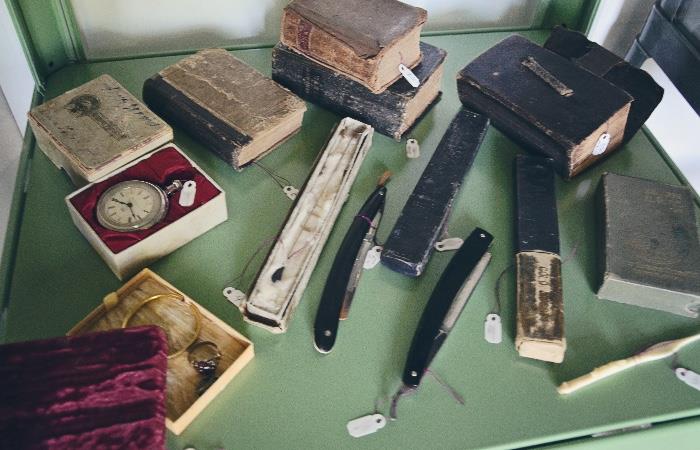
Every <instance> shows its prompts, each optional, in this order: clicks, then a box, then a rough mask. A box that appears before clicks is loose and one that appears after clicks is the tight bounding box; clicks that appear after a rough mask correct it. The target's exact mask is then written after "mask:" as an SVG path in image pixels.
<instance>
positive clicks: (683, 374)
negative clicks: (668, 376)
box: [676, 367, 700, 391]
mask: <svg viewBox="0 0 700 450" xmlns="http://www.w3.org/2000/svg"><path fill="white" fill-rule="evenodd" d="M676 377H678V379H679V380H681V381H682V382H684V383H685V384H687V385H688V386H690V387H692V388H695V389H697V390H698V391H700V374H697V373H695V372H693V371H692V370H689V369H686V368H684V367H679V368H677V369H676Z"/></svg>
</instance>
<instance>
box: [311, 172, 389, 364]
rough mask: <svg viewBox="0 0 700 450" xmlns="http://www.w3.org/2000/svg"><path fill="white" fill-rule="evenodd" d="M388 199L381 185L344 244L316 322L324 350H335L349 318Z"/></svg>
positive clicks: (320, 347) (316, 340)
mask: <svg viewBox="0 0 700 450" xmlns="http://www.w3.org/2000/svg"><path fill="white" fill-rule="evenodd" d="M385 200H386V187H385V186H384V185H383V184H380V185H379V186H378V187H377V189H375V190H374V192H373V193H372V194H371V195H370V196H369V198H367V200H366V201H365V203H364V205H363V206H362V208H360V211H359V212H358V213H357V215H356V216H355V218H354V219H353V221H352V224H351V225H350V228H349V229H348V232H347V234H346V235H345V238H344V239H343V242H342V244H340V248H339V249H338V253H337V255H336V257H335V260H334V261H333V265H332V266H331V270H330V272H329V273H328V279H327V280H326V286H325V287H324V289H323V294H321V302H320V303H319V305H318V312H317V313H316V322H315V324H314V346H315V347H316V350H318V351H319V352H321V353H329V352H330V351H331V350H332V349H333V345H334V344H335V340H336V337H337V335H338V323H339V321H340V320H343V319H345V318H347V315H348V311H349V309H350V304H351V303H352V299H353V297H354V295H355V289H356V288H357V284H358V282H359V281H360V275H362V270H363V265H364V261H365V258H366V257H367V252H369V251H370V249H371V248H372V247H373V246H374V237H375V234H376V230H377V227H378V226H379V222H380V220H381V217H382V213H383V211H384V203H385Z"/></svg>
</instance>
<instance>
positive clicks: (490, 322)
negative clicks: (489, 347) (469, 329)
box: [484, 313, 503, 344]
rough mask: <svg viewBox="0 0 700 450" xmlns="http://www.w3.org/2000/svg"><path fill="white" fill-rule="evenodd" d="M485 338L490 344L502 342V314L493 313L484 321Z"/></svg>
mask: <svg viewBox="0 0 700 450" xmlns="http://www.w3.org/2000/svg"><path fill="white" fill-rule="evenodd" d="M484 339H486V342H488V343H490V344H500V343H501V341H502V340H503V329H502V328H501V316H499V315H498V314H495V313H491V314H489V315H487V316H486V320H485V321H484Z"/></svg>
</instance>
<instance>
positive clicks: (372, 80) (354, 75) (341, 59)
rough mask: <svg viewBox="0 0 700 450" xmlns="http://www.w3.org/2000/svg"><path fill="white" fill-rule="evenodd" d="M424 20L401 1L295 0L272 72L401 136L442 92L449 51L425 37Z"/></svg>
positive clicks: (305, 93) (301, 91)
mask: <svg viewBox="0 0 700 450" xmlns="http://www.w3.org/2000/svg"><path fill="white" fill-rule="evenodd" d="M426 19H427V12H426V11H425V10H424V9H421V8H416V7H413V6H410V5H406V4H404V3H401V2H399V1H396V0H350V1H348V2H326V1H323V0H294V1H292V2H291V3H290V4H289V5H287V7H286V8H285V9H284V13H283V16H282V27H281V33H280V35H281V36H280V42H279V43H278V44H277V46H275V48H274V50H273V53H272V78H273V79H274V80H275V81H277V82H279V83H280V84H283V85H284V86H286V87H287V88H289V89H290V90H291V91H292V92H294V93H296V94H297V95H299V96H300V97H303V98H304V99H306V100H308V101H310V102H313V103H316V104H318V105H320V106H322V107H324V108H327V109H330V110H331V111H334V112H336V113H338V114H340V115H343V116H350V117H353V118H355V119H358V120H360V121H362V122H365V123H367V124H369V125H371V126H372V127H374V128H375V129H376V130H377V131H378V132H380V133H382V134H386V135H388V136H391V137H393V138H394V139H397V140H400V139H401V136H402V135H403V134H405V133H406V131H407V130H408V129H409V128H411V126H412V125H413V124H414V123H416V122H417V120H418V119H419V118H420V117H421V116H422V115H423V114H424V113H425V112H426V111H427V110H428V108H429V107H430V106H431V105H432V104H433V103H435V102H436V101H437V100H438V98H439V96H440V83H441V80H442V73H443V63H444V61H445V55H446V52H445V51H444V50H442V49H439V48H437V47H433V46H432V45H429V44H426V43H424V42H420V31H421V28H422V27H423V24H424V23H425V21H426ZM404 73H406V74H407V75H405V77H406V78H404V75H403V74H404ZM409 79H410V82H409Z"/></svg>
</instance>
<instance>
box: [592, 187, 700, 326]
mask: <svg viewBox="0 0 700 450" xmlns="http://www.w3.org/2000/svg"><path fill="white" fill-rule="evenodd" d="M598 202H599V208H600V222H601V231H600V232H601V239H599V242H600V250H599V259H600V265H599V270H600V288H599V289H598V297H599V298H602V299H608V300H614V301H616V302H621V303H627V304H630V305H636V306H641V307H644V308H652V309H657V310H661V311H667V312H670V313H673V314H678V315H681V316H688V317H698V313H700V242H699V241H698V231H697V223H696V217H695V204H694V203H693V196H692V194H691V192H690V190H689V189H688V188H686V187H683V186H671V185H668V184H664V183H658V182H656V181H651V180H644V179H641V178H634V177H627V176H623V175H617V174H614V173H607V174H604V175H603V178H602V181H601V183H600V187H599V190H598Z"/></svg>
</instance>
